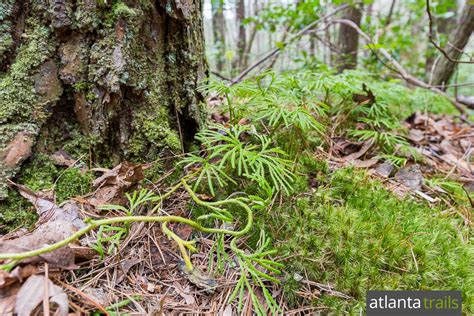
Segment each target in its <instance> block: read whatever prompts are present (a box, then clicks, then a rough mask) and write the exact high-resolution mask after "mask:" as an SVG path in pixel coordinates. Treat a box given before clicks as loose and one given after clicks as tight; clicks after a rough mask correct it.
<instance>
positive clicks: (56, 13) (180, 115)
mask: <svg viewBox="0 0 474 316" xmlns="http://www.w3.org/2000/svg"><path fill="white" fill-rule="evenodd" d="M0 31H1V32H0V199H2V198H5V196H6V187H5V182H6V180H7V179H8V178H10V177H12V176H13V175H14V174H15V173H16V172H17V171H18V169H19V168H20V165H21V163H22V162H23V161H24V160H25V159H27V158H28V157H29V156H30V155H31V154H32V153H34V152H37V151H41V152H46V153H49V152H54V151H56V150H59V149H67V150H68V151H71V152H70V154H74V153H80V152H81V150H82V152H86V153H88V154H87V156H88V157H89V155H90V156H91V157H92V158H93V159H94V160H95V161H97V162H99V163H100V162H103V161H107V162H109V163H116V162H118V161H120V160H122V159H132V160H136V161H147V160H155V159H156V158H157V156H159V155H161V154H163V153H164V152H165V151H166V149H168V150H171V151H179V150H181V148H182V140H183V139H184V140H186V139H190V138H191V137H192V136H193V134H194V133H195V131H196V130H197V128H198V125H199V122H200V115H201V111H200V110H199V102H200V100H201V99H202V96H201V95H200V94H199V93H198V92H196V86H197V84H198V82H199V81H200V80H202V79H204V76H205V72H206V69H205V61H204V44H203V41H204V40H203V33H202V17H201V1H200V0H175V1H169V0H157V1H151V0H150V1H133V0H122V1H95V0H54V1H52V0H50V1H48V0H35V1H33V0H30V1H28V0H3V1H1V2H0Z"/></svg>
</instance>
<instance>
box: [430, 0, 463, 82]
mask: <svg viewBox="0 0 474 316" xmlns="http://www.w3.org/2000/svg"><path fill="white" fill-rule="evenodd" d="M448 13H452V14H453V15H452V16H450V17H448V18H446V17H434V16H433V19H434V21H433V22H434V24H435V25H436V27H433V34H431V36H432V37H433V38H440V36H443V37H445V38H447V37H448V35H449V33H450V32H451V31H452V29H453V28H454V27H455V26H456V13H457V10H456V6H455V5H453V6H452V7H449V8H448ZM428 45H429V46H428V48H427V49H426V64H425V71H426V79H427V81H429V80H430V79H432V78H430V77H431V72H432V70H433V65H434V62H435V61H436V58H437V56H438V57H441V56H440V54H439V51H438V50H437V49H436V48H435V47H433V45H431V43H428Z"/></svg>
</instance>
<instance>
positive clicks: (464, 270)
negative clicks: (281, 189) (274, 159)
mask: <svg viewBox="0 0 474 316" xmlns="http://www.w3.org/2000/svg"><path fill="white" fill-rule="evenodd" d="M308 167H309V168H308V170H307V171H309V170H311V173H310V175H309V178H310V181H308V177H306V176H305V177H300V178H299V179H298V181H297V183H299V184H300V185H299V186H300V188H299V190H300V189H302V188H303V187H304V185H303V183H304V182H311V187H308V185H307V187H308V189H307V190H305V191H300V193H299V194H295V195H294V197H293V198H292V199H291V201H288V202H285V203H283V204H282V205H281V206H279V207H277V208H276V209H274V210H272V212H270V213H266V214H267V215H266V217H265V214H259V215H258V216H259V218H257V221H259V222H263V223H265V226H266V229H267V230H268V231H269V232H270V233H271V235H272V238H273V241H274V246H275V247H276V248H277V249H278V253H279V256H280V257H282V258H285V257H286V258H287V259H286V260H284V261H283V263H284V264H285V265H286V280H285V282H284V290H285V294H286V297H287V298H288V299H289V302H290V304H295V306H296V303H298V302H300V303H301V301H302V300H303V299H302V298H301V297H299V296H298V295H297V294H296V291H298V290H301V291H306V290H305V286H304V285H303V284H301V283H300V282H298V281H296V280H295V278H294V276H295V273H296V274H298V275H301V276H303V277H306V276H307V277H308V279H309V280H312V281H316V282H319V283H322V284H328V285H331V286H332V287H333V288H334V289H335V290H337V291H340V292H342V293H345V294H347V295H349V296H351V297H353V299H351V300H348V299H342V298H337V297H335V296H331V295H328V294H324V293H322V294H321V295H320V296H319V297H317V298H316V299H314V300H313V301H312V302H311V303H312V304H314V305H315V306H318V307H322V308H325V309H327V311H329V312H331V313H334V314H338V315H342V314H344V313H356V314H359V312H360V311H361V310H364V306H365V293H366V291H367V290H370V289H373V290H376V289H377V290H435V289H444V290H462V291H463V309H464V311H465V312H466V313H468V314H471V313H472V312H474V306H473V300H472V297H473V294H474V286H473V284H474V282H473V279H472V262H473V260H472V259H473V255H472V247H471V246H470V244H469V236H470V234H471V233H472V230H470V229H469V228H466V227H465V226H463V223H462V221H461V220H458V219H456V218H454V217H452V216H448V215H443V213H442V210H443V209H442V208H441V207H430V206H428V205H425V204H423V203H419V202H416V201H414V200H413V199H411V198H409V197H406V198H404V199H402V200H400V199H399V198H397V197H395V196H394V195H393V194H392V193H391V192H388V191H386V190H385V189H383V186H382V184H381V183H379V182H377V181H374V180H372V179H370V178H369V177H368V176H367V175H366V174H365V173H364V172H361V171H357V170H353V169H340V170H337V171H334V172H329V171H328V170H327V169H326V168H325V167H324V164H322V165H321V164H318V163H313V164H312V165H308ZM306 288H307V286H306ZM313 290H316V289H313Z"/></svg>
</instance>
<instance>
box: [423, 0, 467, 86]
mask: <svg viewBox="0 0 474 316" xmlns="http://www.w3.org/2000/svg"><path fill="white" fill-rule="evenodd" d="M470 3H471V1H470V0H467V1H466V3H465V5H464V8H463V9H462V12H461V14H460V17H459V20H458V23H457V25H456V28H455V29H454V30H453V31H452V32H451V33H450V34H449V37H448V43H449V44H448V45H446V46H445V47H444V48H443V49H444V51H445V52H446V53H447V55H448V56H449V57H450V58H451V59H452V60H458V59H460V58H461V56H462V50H463V49H464V47H466V44H467V42H468V41H469V37H470V36H471V34H472V32H473V31H474V4H470ZM455 67H456V63H455V62H451V61H450V60H449V59H447V58H446V57H445V56H441V57H440V60H439V62H438V64H437V65H436V68H435V69H434V72H433V80H432V84H433V85H437V86H441V85H446V84H448V83H449V79H451V76H452V75H453V73H454V69H455Z"/></svg>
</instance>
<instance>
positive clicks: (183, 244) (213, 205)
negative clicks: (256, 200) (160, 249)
mask: <svg viewBox="0 0 474 316" xmlns="http://www.w3.org/2000/svg"><path fill="white" fill-rule="evenodd" d="M181 186H183V187H184V189H185V190H186V191H187V192H188V193H189V195H190V196H191V198H192V199H193V201H194V202H196V203H197V204H198V205H202V206H205V207H207V208H209V209H211V210H213V211H216V212H218V213H219V214H221V213H228V211H227V210H225V209H221V208H220V207H219V206H223V205H228V204H235V205H238V206H240V207H241V208H243V209H244V210H245V211H246V212H247V223H246V225H245V227H244V228H243V229H241V230H239V231H234V230H228V229H221V228H211V227H204V226H202V225H201V224H199V223H197V222H195V221H193V220H190V219H187V218H184V217H181V216H174V215H168V216H119V217H113V218H105V219H100V220H89V221H88V226H86V227H84V228H83V229H81V230H79V231H77V232H76V233H74V234H72V235H71V236H69V237H67V238H65V239H63V240H61V241H58V242H57V243H54V244H52V245H49V246H46V247H43V248H40V249H36V250H30V251H25V252H19V253H1V254H0V260H6V259H11V260H14V261H16V262H18V261H19V260H23V259H26V258H30V257H34V256H39V255H41V254H44V253H48V252H51V251H54V250H57V249H59V248H61V247H64V246H66V245H68V244H69V243H71V242H73V241H74V240H76V239H78V238H80V237H81V236H83V235H85V234H87V233H88V232H90V231H91V230H94V229H96V228H98V227H100V226H102V225H112V224H118V223H122V224H123V223H125V224H128V223H132V222H158V223H162V228H163V232H164V233H165V234H166V235H167V236H168V237H169V238H172V239H173V240H175V241H176V242H177V244H178V247H179V248H180V251H181V253H182V255H183V259H184V261H185V263H186V267H187V268H188V269H189V270H192V269H193V266H192V264H191V260H190V259H189V256H188V254H187V252H186V248H188V249H190V250H192V251H193V250H195V248H194V246H193V242H189V241H184V240H182V239H181V238H180V237H178V236H177V235H176V234H174V233H173V232H172V231H171V230H169V229H168V228H167V226H166V224H167V223H170V222H174V223H181V224H185V225H189V226H191V227H193V228H194V229H196V230H198V231H200V232H203V233H211V234H213V233H216V234H227V235H230V236H234V237H236V238H237V237H241V236H243V235H245V234H246V233H247V232H249V230H250V228H251V227H252V224H253V213H252V210H251V208H250V207H249V206H248V204H247V203H248V202H249V201H248V200H247V199H245V198H233V199H227V200H222V201H216V202H207V201H203V200H201V199H199V198H198V197H197V195H196V194H195V193H194V191H193V190H192V189H191V188H190V187H189V185H188V184H187V183H186V181H185V180H184V179H182V180H181V181H180V182H179V183H178V184H177V185H175V186H174V187H173V188H172V189H171V190H170V191H169V192H167V193H166V194H165V195H163V196H161V197H160V198H158V199H157V200H156V201H155V202H158V201H162V200H163V199H165V198H167V197H169V196H170V195H171V194H172V193H173V192H175V191H176V190H177V189H178V188H179V187H181ZM246 202H247V203H246ZM154 210H155V209H154ZM16 262H15V263H16Z"/></svg>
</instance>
